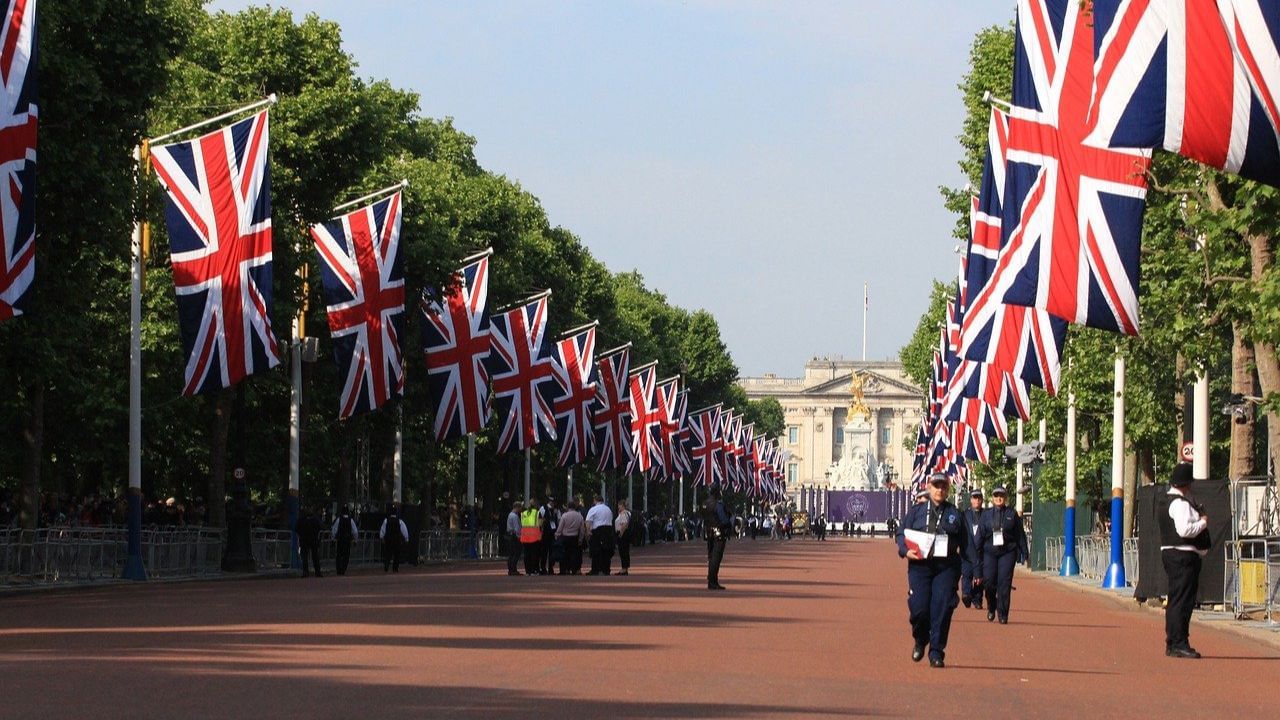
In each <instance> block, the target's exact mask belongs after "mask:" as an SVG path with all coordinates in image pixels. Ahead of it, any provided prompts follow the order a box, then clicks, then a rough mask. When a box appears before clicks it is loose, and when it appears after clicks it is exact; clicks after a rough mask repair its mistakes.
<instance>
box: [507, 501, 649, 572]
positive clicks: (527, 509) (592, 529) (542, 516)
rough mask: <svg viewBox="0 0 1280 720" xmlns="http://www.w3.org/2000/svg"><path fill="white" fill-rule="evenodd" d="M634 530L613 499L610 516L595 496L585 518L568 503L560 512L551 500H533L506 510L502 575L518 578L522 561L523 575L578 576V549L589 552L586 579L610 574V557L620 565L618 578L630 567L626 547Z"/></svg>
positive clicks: (624, 508) (626, 511)
mask: <svg viewBox="0 0 1280 720" xmlns="http://www.w3.org/2000/svg"><path fill="white" fill-rule="evenodd" d="M634 532H635V529H634V527H633V524H632V518H631V511H630V509H629V508H628V507H627V503H626V502H625V501H622V500H619V501H618V511H617V513H616V514H615V513H614V511H613V509H612V508H610V507H609V506H608V505H607V504H606V503H605V501H604V498H603V497H601V496H600V495H596V496H595V498H594V501H593V503H592V505H591V507H590V508H588V509H587V512H586V515H585V517H584V516H583V514H582V507H581V506H580V505H579V503H578V502H577V501H575V500H570V501H569V502H568V503H567V504H566V506H565V508H564V510H561V509H560V508H559V507H558V505H557V503H556V499H555V498H554V497H548V498H547V501H546V502H545V503H543V504H542V505H541V506H539V505H538V502H537V500H536V499H535V498H530V499H529V500H528V501H526V502H524V503H521V502H518V501H517V502H515V503H513V504H512V506H511V513H510V514H508V515H507V525H506V536H507V574H508V575H520V574H522V573H521V572H520V570H519V566H520V560H521V558H523V559H524V573H523V574H524V575H554V574H556V566H557V565H558V566H559V574H560V575H581V574H582V551H583V549H584V548H586V549H587V551H588V552H589V554H590V558H591V570H590V571H589V572H588V573H587V574H588V575H609V574H612V572H613V556H614V554H615V553H616V554H617V555H618V559H619V560H620V561H621V563H622V569H621V571H619V572H618V574H619V575H627V574H628V573H629V572H630V569H631V544H632V539H633V534H634Z"/></svg>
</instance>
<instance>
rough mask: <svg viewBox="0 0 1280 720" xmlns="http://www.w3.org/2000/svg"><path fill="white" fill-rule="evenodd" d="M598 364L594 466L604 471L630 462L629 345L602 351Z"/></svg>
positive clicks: (615, 468)
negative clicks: (595, 459)
mask: <svg viewBox="0 0 1280 720" xmlns="http://www.w3.org/2000/svg"><path fill="white" fill-rule="evenodd" d="M597 367H598V369H599V381H598V382H597V383H596V404H595V408H594V416H595V435H596V456H597V459H598V462H597V463H596V469H597V470H599V471H600V472H604V471H606V470H617V469H620V468H625V467H627V466H629V465H630V464H631V397H630V393H629V392H628V387H627V380H628V378H629V377H630V375H631V346H630V345H624V346H623V347H620V348H617V349H615V350H610V351H609V352H607V353H605V354H604V355H603V356H601V358H600V362H599V363H597Z"/></svg>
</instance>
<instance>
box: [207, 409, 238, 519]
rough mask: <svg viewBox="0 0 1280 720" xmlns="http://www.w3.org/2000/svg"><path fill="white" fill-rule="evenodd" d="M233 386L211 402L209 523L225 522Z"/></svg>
mask: <svg viewBox="0 0 1280 720" xmlns="http://www.w3.org/2000/svg"><path fill="white" fill-rule="evenodd" d="M235 394H236V390H235V388H223V389H222V390H219V391H218V395H217V397H216V398H215V399H214V403H213V447H212V448H211V449H210V457H209V493H208V503H209V524H210V525H212V526H213V527H225V526H226V524H227V438H228V436H229V435H230V433H231V411H232V406H233V404H234V401H235Z"/></svg>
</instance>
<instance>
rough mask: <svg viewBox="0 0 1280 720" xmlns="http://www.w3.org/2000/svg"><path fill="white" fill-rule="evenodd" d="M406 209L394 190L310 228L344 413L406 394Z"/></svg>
mask: <svg viewBox="0 0 1280 720" xmlns="http://www.w3.org/2000/svg"><path fill="white" fill-rule="evenodd" d="M401 208H402V205H401V194H400V193H399V192H397V193H393V194H392V195H390V196H389V197H386V198H383V199H382V200H379V201H377V202H375V203H373V204H371V205H368V206H366V207H362V208H360V209H358V210H354V211H352V212H350V213H347V214H346V215H343V216H342V217H338V218H334V219H332V220H330V221H329V222H325V223H320V224H318V225H315V226H312V228H311V239H312V240H313V241H314V242H315V246H316V254H317V255H318V256H319V257H320V274H321V280H322V282H323V284H324V296H325V301H326V302H327V303H328V315H329V331H330V333H332V336H333V359H334V362H336V363H337V365H338V377H339V378H342V393H341V395H340V397H339V401H338V408H339V416H340V417H342V418H348V417H351V416H352V415H353V414H355V413H360V412H370V411H372V410H377V409H378V408H380V407H382V405H383V404H384V403H386V402H387V401H388V400H390V399H391V396H392V395H397V396H399V395H403V394H404V358H403V357H402V356H401V352H400V338H401V337H403V336H404V262H403V261H402V260H401V256H400V218H401Z"/></svg>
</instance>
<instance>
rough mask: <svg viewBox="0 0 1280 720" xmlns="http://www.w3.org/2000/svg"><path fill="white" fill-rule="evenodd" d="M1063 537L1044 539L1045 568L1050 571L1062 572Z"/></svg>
mask: <svg viewBox="0 0 1280 720" xmlns="http://www.w3.org/2000/svg"><path fill="white" fill-rule="evenodd" d="M1063 542H1064V541H1063V539H1062V538H1061V537H1048V538H1045V539H1044V569H1045V570H1046V571H1048V572H1060V571H1061V570H1062V545H1063Z"/></svg>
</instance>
